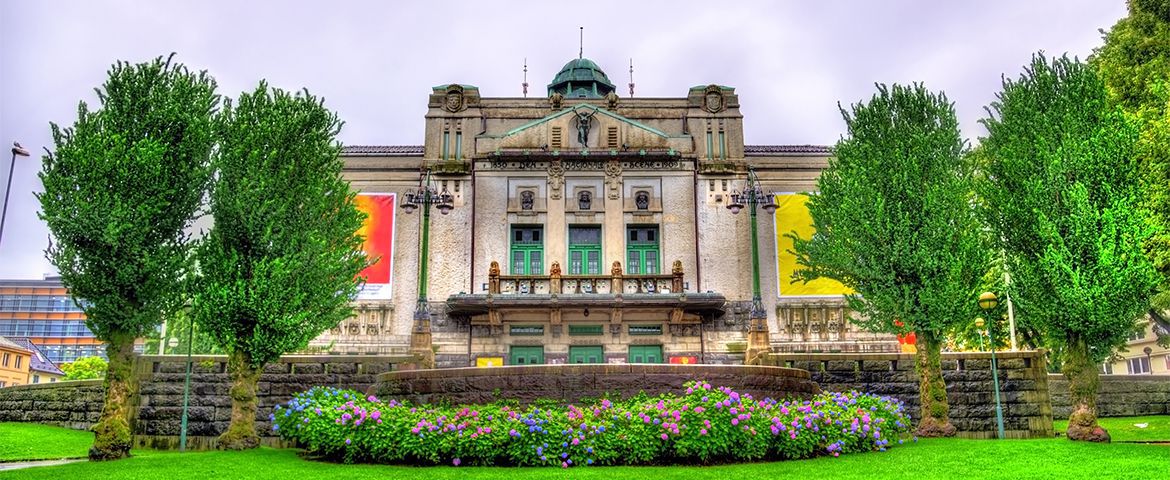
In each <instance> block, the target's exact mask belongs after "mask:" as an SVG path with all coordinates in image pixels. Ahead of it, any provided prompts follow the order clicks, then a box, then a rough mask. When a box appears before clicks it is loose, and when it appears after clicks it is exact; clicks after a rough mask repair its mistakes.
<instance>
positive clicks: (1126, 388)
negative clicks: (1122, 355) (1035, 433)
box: [1048, 375, 1170, 418]
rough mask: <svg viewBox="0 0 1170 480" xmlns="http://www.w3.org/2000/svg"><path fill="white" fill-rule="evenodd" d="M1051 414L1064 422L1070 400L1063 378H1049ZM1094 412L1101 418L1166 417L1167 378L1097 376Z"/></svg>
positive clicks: (1169, 399)
mask: <svg viewBox="0 0 1170 480" xmlns="http://www.w3.org/2000/svg"><path fill="white" fill-rule="evenodd" d="M1048 385H1049V389H1050V391H1051V393H1052V414H1053V415H1054V416H1055V417H1056V418H1068V416H1069V414H1071V413H1072V398H1071V397H1070V395H1069V393H1068V380H1065V378H1064V375H1049V377H1048ZM1097 412H1098V414H1099V415H1100V416H1102V417H1129V416H1134V415H1170V375H1101V387H1100V389H1098V390H1097Z"/></svg>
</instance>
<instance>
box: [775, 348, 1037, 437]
mask: <svg viewBox="0 0 1170 480" xmlns="http://www.w3.org/2000/svg"><path fill="white" fill-rule="evenodd" d="M996 357H997V359H998V361H997V364H998V371H999V382H1000V400H1001V403H1002V405H1003V417H1004V431H1005V435H1006V436H1007V437H1008V438H1044V437H1051V436H1053V434H1054V432H1053V427H1052V403H1051V401H1050V400H1049V395H1048V388H1049V385H1048V373H1047V370H1046V366H1045V360H1044V354H1043V353H1042V352H1002V353H999V354H997V355H996ZM768 363H769V364H772V365H777V366H786V367H794V368H801V369H805V370H808V371H809V372H811V373H812V379H813V381H815V382H817V383H819V384H820V386H821V388H822V389H824V390H827V391H839V392H847V391H850V390H858V391H862V392H867V393H872V394H876V395H885V396H891V397H895V398H898V399H899V400H901V401H903V402H905V404H906V407H907V409H908V410H909V412H910V414H911V416H912V418H914V419H915V420H916V421H917V419H918V418H919V417H920V416H921V415H920V405H921V403H920V401H919V396H918V374H916V373H915V372H914V355H911V354H866V353H861V354H773V355H771V356H770V357H769V358H768ZM942 370H943V379H944V380H945V381H946V385H947V400H948V401H949V402H950V407H951V411H950V418H951V423H953V424H954V425H955V428H957V429H958V430H959V435H960V436H962V437H966V438H994V437H995V435H996V419H995V390H994V388H993V386H992V384H993V382H992V374H991V356H990V354H986V353H944V354H943V357H942Z"/></svg>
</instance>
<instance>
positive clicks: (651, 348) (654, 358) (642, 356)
mask: <svg viewBox="0 0 1170 480" xmlns="http://www.w3.org/2000/svg"><path fill="white" fill-rule="evenodd" d="M626 360H627V361H629V362H630V363H663V362H662V361H663V355H662V345H630V353H629V358H627V359H626Z"/></svg>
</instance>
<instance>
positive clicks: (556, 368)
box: [369, 364, 821, 404]
mask: <svg viewBox="0 0 1170 480" xmlns="http://www.w3.org/2000/svg"><path fill="white" fill-rule="evenodd" d="M809 378H810V376H809V373H808V372H805V371H803V370H796V369H791V368H777V367H768V366H747V365H653V364H614V365H606V364H572V365H516V366H508V367H497V368H474V367H472V368H453V369H447V370H411V371H398V372H390V373H386V374H382V375H378V383H377V385H375V386H374V387H373V388H371V389H370V390H369V393H371V394H374V395H377V396H378V397H384V398H400V399H407V400H410V401H411V402H414V403H434V402H450V403H452V404H460V403H488V402H492V401H495V400H501V399H510V400H517V401H519V402H520V403H522V404H531V403H533V402H534V401H536V400H537V399H557V400H562V401H566V402H580V401H581V400H582V399H587V398H592V399H596V398H598V397H601V396H603V395H613V396H617V397H620V398H629V397H632V396H634V395H637V394H638V393H639V392H645V393H646V394H647V395H652V396H653V395H659V394H663V393H668V392H669V393H675V394H681V393H682V391H683V390H684V387H683V385H684V384H685V383H686V382H688V381H691V380H696V379H702V380H706V381H707V382H710V383H711V384H712V385H715V386H726V387H731V388H733V389H735V390H736V391H738V392H740V393H750V394H752V395H753V396H755V397H757V398H764V397H772V398H809V397H811V396H812V395H815V394H817V393H820V391H821V389H820V388H819V387H818V386H817V384H816V383H813V382H812V381H811V380H810V379H809Z"/></svg>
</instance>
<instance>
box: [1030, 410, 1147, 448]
mask: <svg viewBox="0 0 1170 480" xmlns="http://www.w3.org/2000/svg"><path fill="white" fill-rule="evenodd" d="M1097 422H1098V423H1100V424H1101V426H1102V427H1105V429H1106V430H1109V435H1110V436H1111V437H1112V438H1113V441H1114V442H1139V443H1140V442H1170V416H1168V415H1160V416H1148V417H1117V418H1099V419H1097ZM1052 423H1053V426H1054V427H1056V431H1057V433H1060V434H1061V435H1064V432H1065V431H1066V430H1068V419H1063V420H1056V421H1054V422H1052ZM1142 423H1144V424H1146V428H1138V427H1137V426H1135V425H1134V424H1142Z"/></svg>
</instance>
